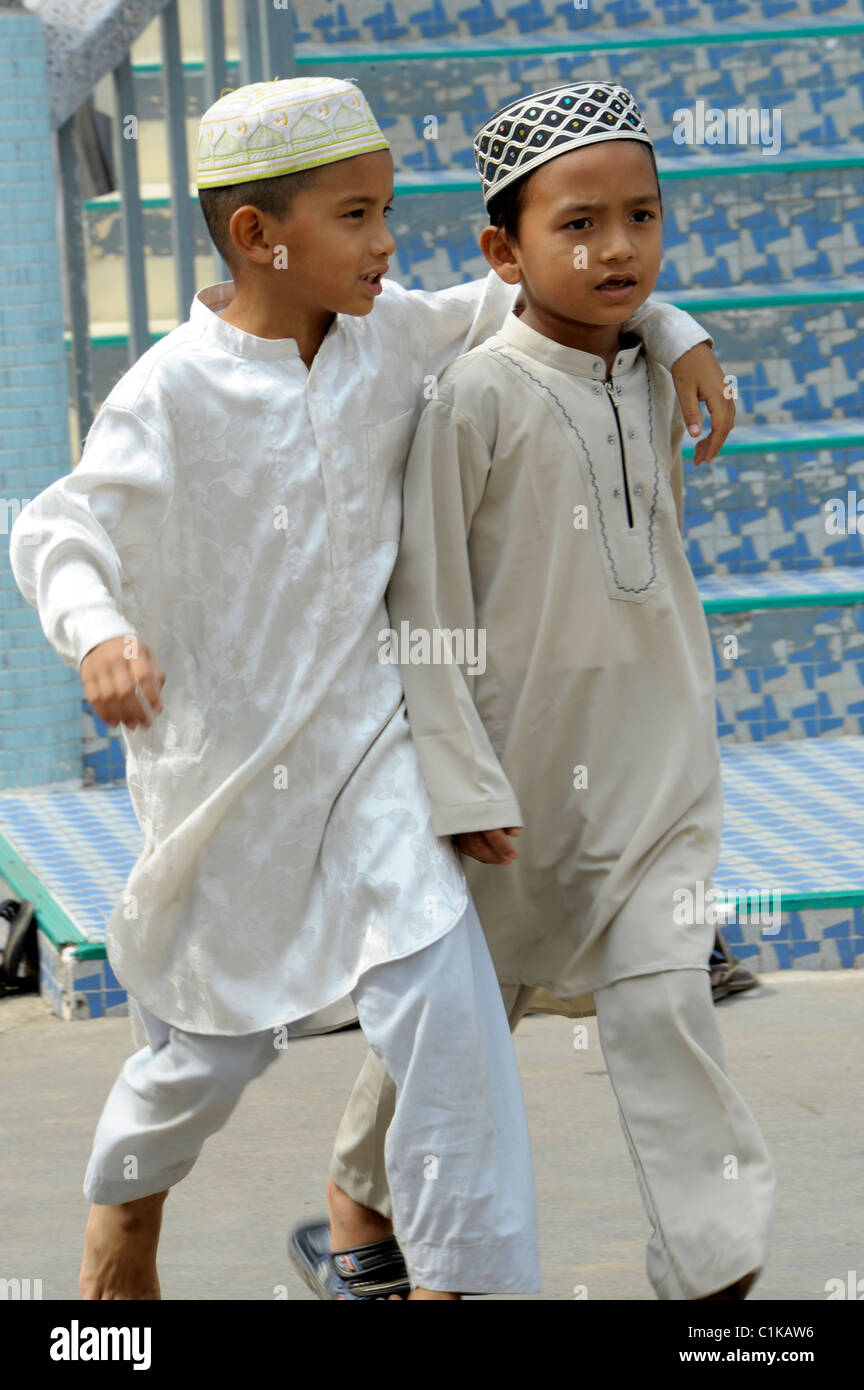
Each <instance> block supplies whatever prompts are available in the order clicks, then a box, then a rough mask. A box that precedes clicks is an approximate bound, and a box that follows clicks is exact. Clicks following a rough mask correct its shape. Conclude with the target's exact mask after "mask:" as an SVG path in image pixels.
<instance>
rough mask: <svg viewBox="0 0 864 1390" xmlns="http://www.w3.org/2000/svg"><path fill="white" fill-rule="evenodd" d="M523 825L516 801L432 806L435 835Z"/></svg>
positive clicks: (458, 833)
mask: <svg viewBox="0 0 864 1390" xmlns="http://www.w3.org/2000/svg"><path fill="white" fill-rule="evenodd" d="M522 824H524V822H523V820H522V812H521V811H520V809H519V803H518V802H517V801H472V802H468V803H467V804H465V805H462V806H433V808H432V829H433V830H434V831H435V834H436V835H461V834H463V833H465V832H467V831H469V830H503V829H505V827H509V826H513V825H522Z"/></svg>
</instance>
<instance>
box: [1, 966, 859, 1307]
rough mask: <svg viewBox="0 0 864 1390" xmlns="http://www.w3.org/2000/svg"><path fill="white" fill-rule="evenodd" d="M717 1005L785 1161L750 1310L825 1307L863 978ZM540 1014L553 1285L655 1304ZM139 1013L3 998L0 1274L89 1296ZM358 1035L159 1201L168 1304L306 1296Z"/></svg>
mask: <svg viewBox="0 0 864 1390" xmlns="http://www.w3.org/2000/svg"><path fill="white" fill-rule="evenodd" d="M762 978H763V985H762V988H761V989H759V990H754V991H752V992H751V993H749V994H746V995H742V996H739V997H738V998H735V999H727V1000H724V1001H722V1002H721V1003H720V1004H719V1005H718V1006H717V1008H718V1015H719V1018H720V1024H721V1031H722V1033H723V1036H724V1040H725V1044H726V1051H727V1059H728V1063H729V1070H730V1074H731V1075H732V1076H733V1078H734V1079H735V1082H736V1084H737V1086H738V1087H739V1089H740V1090H741V1092H742V1094H743V1096H744V1098H745V1100H746V1101H747V1103H748V1104H749V1106H750V1108H751V1109H752V1110H753V1112H754V1114H755V1115H756V1117H757V1119H758V1121H759V1123H760V1125H761V1127H762V1130H763V1133H764V1134H765V1137H766V1139H767V1142H768V1145H769V1148H770V1149H771V1152H772V1154H773V1156H774V1161H775V1164H776V1166H777V1171H778V1180H779V1210H778V1220H777V1232H776V1236H775V1244H774V1250H773V1254H772V1257H771V1260H770V1263H769V1265H768V1268H767V1269H766V1271H765V1273H764V1275H763V1277H762V1279H761V1281H760V1283H759V1284H758V1285H757V1287H756V1289H755V1290H754V1293H753V1295H752V1297H753V1298H755V1299H763V1300H764V1299H780V1300H823V1301H824V1300H825V1297H826V1293H825V1284H826V1281H827V1280H829V1279H831V1278H840V1279H843V1280H844V1281H845V1280H846V1279H847V1275H848V1271H850V1270H855V1271H857V1272H858V1277H860V1278H864V1185H862V1181H861V1179H862V1164H864V1120H862V1098H864V1086H862V1038H864V971H862V970H858V971H851V970H850V971H837V972H829V971H824V972H823V971H813V972H810V971H804V970H801V971H795V972H792V971H789V972H783V973H780V974H773V975H765V976H763V977H762ZM583 1022H584V1023H585V1025H586V1027H587V1028H588V1047H587V1049H586V1050H585V1051H576V1050H574V1048H573V1045H572V1040H573V1027H574V1024H573V1022H572V1021H571V1020H568V1019H565V1018H560V1017H552V1016H549V1015H535V1016H531V1017H529V1018H527V1019H525V1020H524V1022H523V1023H522V1024H521V1025H520V1028H519V1030H518V1033H517V1035H516V1041H517V1052H518V1057H519V1063H520V1067H521V1073H522V1079H523V1087H524V1091H525V1098H526V1104H527V1108H528V1114H529V1120H530V1124H531V1133H532V1139H533V1144H534V1161H535V1171H536V1177H537V1191H538V1202H539V1210H540V1249H541V1259H542V1264H543V1277H544V1282H543V1291H542V1293H541V1294H538V1295H535V1296H529V1297H536V1298H539V1299H543V1300H562V1299H571V1298H572V1297H573V1293H572V1290H573V1287H574V1285H577V1284H585V1285H587V1289H588V1297H589V1299H592V1300H598V1299H599V1300H604V1299H625V1300H651V1299H653V1297H654V1295H653V1292H652V1290H651V1287H650V1285H649V1284H648V1281H647V1279H646V1277H645V1272H644V1258H645V1257H644V1246H645V1240H646V1238H647V1235H648V1224H647V1221H646V1218H645V1215H644V1212H643V1209H642V1204H641V1201H640V1198H639V1194H638V1190H637V1187H636V1179H635V1174H634V1172H633V1169H632V1167H631V1163H630V1159H629V1156H628V1154H627V1151H626V1148H625V1144H624V1138H623V1135H622V1134H621V1131H620V1127H619V1122H618V1115H617V1107H616V1105H615V1101H614V1098H613V1095H612V1091H611V1088H610V1086H609V1081H608V1077H607V1075H606V1072H605V1068H604V1064H603V1056H602V1053H601V1051H600V1048H599V1045H598V1042H597V1023H596V1019H593V1018H592V1019H587V1020H583ZM132 1050H133V1049H132V1043H131V1035H130V1030H129V1024H128V1020H125V1019H117V1020H97V1021H93V1022H90V1023H66V1024H64V1023H61V1022H59V1020H57V1019H55V1018H53V1017H52V1016H51V1015H49V1014H48V1013H47V1012H46V1011H45V1009H44V1006H43V1005H42V1003H41V1001H40V1000H38V999H34V998H33V997H32V996H31V997H24V998H22V999H13V998H9V997H7V998H5V999H2V1000H0V1135H2V1139H0V1201H2V1218H0V1252H2V1254H0V1276H3V1277H6V1278H14V1277H17V1278H28V1277H29V1278H31V1279H36V1278H41V1279H42V1287H43V1297H44V1298H45V1299H68V1298H77V1297H78V1287H77V1275H78V1267H79V1263H80V1255H81V1241H82V1233H83V1229H84V1221H85V1218H86V1214H87V1204H86V1201H85V1199H84V1197H83V1195H82V1192H81V1183H82V1180H83V1175H84V1169H85V1166H86V1162H87V1157H88V1154H89V1149H90V1141H91V1137H92V1132H93V1129H94V1126H95V1124H96V1120H97V1118H98V1115H99V1112H100V1109H101V1106H102V1102H103V1100H104V1098H105V1096H106V1095H107V1093H108V1090H109V1089H110V1087H111V1084H112V1082H113V1080H114V1077H115V1075H116V1073H117V1071H118V1069H119V1067H120V1066H121V1064H122V1062H123V1059H124V1057H125V1056H127V1055H128V1053H129V1052H130V1051H132ZM364 1051H365V1043H364V1040H363V1037H362V1034H361V1033H360V1032H359V1031H351V1032H343V1033H334V1034H329V1035H326V1036H324V1037H318V1038H306V1039H301V1040H299V1041H296V1042H293V1043H292V1044H291V1045H290V1046H289V1047H288V1048H287V1049H286V1052H285V1055H284V1056H283V1057H282V1058H280V1059H279V1061H278V1062H277V1063H276V1064H275V1065H274V1066H273V1067H271V1068H270V1069H269V1070H268V1071H267V1072H266V1073H265V1074H264V1076H263V1077H262V1078H260V1079H259V1080H258V1081H257V1082H255V1083H254V1084H253V1085H252V1086H250V1087H249V1088H248V1089H247V1091H246V1092H245V1094H244V1096H243V1098H242V1100H241V1102H240V1105H239V1106H238V1108H237V1110H236V1111H235V1113H234V1115H233V1116H232V1119H231V1121H230V1123H229V1124H228V1126H227V1127H226V1128H225V1129H224V1130H223V1131H222V1132H221V1133H220V1134H219V1135H217V1136H215V1137H214V1138H213V1139H211V1140H210V1141H209V1144H208V1146H207V1147H206V1148H205V1151H204V1153H203V1155H202V1157H201V1159H200V1160H199V1162H198V1164H197V1165H196V1167H195V1168H194V1169H193V1171H192V1173H191V1174H190V1175H189V1177H188V1178H187V1179H186V1180H185V1181H184V1182H182V1183H181V1184H179V1185H178V1187H177V1188H175V1189H174V1191H173V1192H172V1193H171V1196H170V1197H169V1199H168V1202H167V1204H166V1207H165V1224H164V1233H163V1241H162V1251H161V1261H160V1277H161V1281H162V1289H163V1294H164V1296H165V1297H166V1298H169V1299H205V1300H206V1299H272V1298H274V1296H276V1294H277V1291H278V1290H279V1289H280V1286H282V1287H283V1288H284V1289H286V1290H287V1296H288V1297H289V1298H290V1299H297V1300H300V1299H309V1298H312V1295H311V1293H310V1292H309V1291H308V1290H307V1289H306V1288H305V1286H304V1285H303V1284H302V1282H301V1281H300V1279H299V1278H298V1277H297V1276H296V1275H295V1273H294V1271H293V1268H292V1267H291V1265H290V1263H289V1261H288V1258H287V1255H286V1235H287V1232H288V1230H289V1229H290V1227H291V1225H292V1224H293V1223H294V1222H295V1221H297V1220H299V1219H302V1218H303V1217H309V1216H314V1215H316V1214H318V1213H321V1212H323V1211H324V1210H325V1201H324V1185H325V1180H326V1173H327V1163H328V1158H329V1154H330V1148H331V1144H332V1140H333V1136H334V1133H335V1130H336V1126H337V1124H338V1121H339V1118H340V1115H341V1113H342V1108H343V1106H344V1104H345V1101H346V1099H347V1096H348V1093H349V1091H350V1089H351V1085H352V1082H353V1079H354V1076H355V1074H356V1072H357V1070H358V1068H359V1066H360V1063H361V1061H362V1058H363V1055H364Z"/></svg>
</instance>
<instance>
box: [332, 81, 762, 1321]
mask: <svg viewBox="0 0 864 1390" xmlns="http://www.w3.org/2000/svg"><path fill="white" fill-rule="evenodd" d="M574 111H575V112H577V113H578V118H579V119H578V121H577V122H575V123H568V117H569V114H570V113H571V112H574ZM613 142H614V143H613ZM475 149H476V150H477V154H478V166H479V168H480V171H481V175H482V176H483V180H484V191H485V194H486V198H487V203H489V204H490V218H491V219H492V222H493V224H494V225H493V226H491V227H490V228H488V229H487V230H486V231H485V232H484V234H483V240H482V245H483V249H484V251H485V253H486V255H487V258H488V259H489V261H490V263H491V264H492V265H493V267H494V268H495V269H496V271H497V272H498V274H500V275H501V276H502V278H504V279H505V280H506V281H507V283H510V284H516V283H519V282H521V285H522V290H523V294H524V301H523V302H521V303H520V304H518V305H517V306H516V310H515V312H512V313H510V314H508V316H507V319H506V321H505V323H504V324H503V326H502V328H501V329H500V331H499V332H498V333H497V334H495V335H494V336H493V337H491V338H489V339H487V341H486V342H484V343H483V344H482V345H481V346H478V347H477V348H475V349H474V350H473V351H471V352H469V353H468V354H467V355H465V356H463V357H461V358H460V359H459V360H458V361H457V362H455V363H454V364H453V366H452V367H451V368H450V369H449V370H448V371H447V372H446V373H445V376H444V378H443V380H442V381H441V383H440V385H439V389H438V394H437V399H435V400H433V401H431V402H430V404H429V405H428V406H427V408H426V410H425V412H424V415H423V417H422V419H421V422H420V425H419V428H418V431H417V435H416V437H415V440H414V444H413V447H412V451H411V455H410V458H409V461H408V466H407V472H406V479H405V499H404V526H403V535H402V543H401V547H400V553H399V559H398V561H397V564H396V568H395V571H394V576H393V579H392V581H391V585H390V588H389V591H388V607H389V610H390V620H391V622H390V625H389V631H388V632H386V633H382V647H383V649H384V650H385V651H386V652H387V653H388V655H391V656H392V659H394V660H398V661H400V663H401V670H402V676H403V682H404V685H405V692H406V699H407V706H408V715H409V720H410V724H411V730H412V735H413V738H414V743H415V746H416V748H417V751H418V754H419V757H420V762H421V765H422V768H423V773H424V776H425V779H426V783H427V786H428V788H429V792H430V797H431V801H432V808H433V825H434V828H435V830H436V831H438V833H439V834H442V835H445V834H450V835H453V836H454V838H455V839H456V842H457V843H458V844H459V846H460V848H461V849H462V850H463V852H464V853H465V854H466V855H469V856H473V857H471V858H468V859H467V860H466V864H465V867H466V870H467V877H468V882H469V885H470V888H471V892H472V896H473V898H474V901H475V903H476V905H477V909H478V912H479V914H480V919H481V921H482V923H483V927H484V930H485V933H486V936H487V940H488V942H489V946H490V949H491V952H492V956H493V960H494V962H495V967H496V972H497V975H498V979H499V981H500V983H501V985H502V990H503V993H504V997H505V1002H506V1004H507V1007H508V1013H509V1016H510V1019H511V1025H512V1026H515V1024H516V1023H517V1022H518V1020H519V1018H520V1017H521V1016H522V1014H523V1013H524V1010H525V1008H526V1007H527V1004H528V1002H529V1000H530V995H531V991H532V989H533V987H535V986H538V985H542V986H546V987H547V988H549V989H551V990H552V991H554V992H555V994H557V995H558V996H559V997H561V998H569V997H572V996H573V995H578V994H583V993H585V992H586V991H593V992H594V994H595V998H596V1006H597V1015H598V1027H599V1033H600V1040H601V1044H602V1047H603V1050H604V1055H605V1058H606V1062H607V1066H608V1069H609V1075H610V1079H611V1081H612V1084H613V1087H614V1088H615V1092H616V1097H617V1099H618V1101H619V1106H620V1110H621V1117H622V1122H623V1126H624V1130H625V1134H626V1137H627V1141H628V1145H629V1147H630V1150H631V1154H632V1156H633V1159H634V1163H635V1164H636V1168H637V1173H638V1176H639V1182H640V1189H641V1191H642V1194H643V1197H644V1199H645V1205H646V1210H647V1211H648V1214H649V1217H650V1219H651V1221H652V1226H653V1228H654V1229H653V1232H652V1237H651V1241H650V1243H649V1248H648V1273H649V1277H650V1279H651V1281H652V1284H653V1285H654V1288H655V1290H656V1292H657V1294H658V1296H659V1297H661V1298H705V1297H743V1296H744V1295H745V1294H746V1291H747V1288H749V1287H750V1285H751V1284H752V1282H753V1280H754V1278H755V1277H756V1274H757V1273H758V1271H759V1270H760V1269H761V1268H762V1265H763V1263H764V1260H765V1256H766V1253H767V1249H768V1242H769V1236H770V1231H771V1226H772V1221H773V1210H774V1178H773V1169H772V1164H771V1160H770V1157H769V1155H768V1153H767V1151H766V1148H765V1145H764V1141H763V1140H762V1136H761V1134H760V1133H759V1130H758V1128H757V1126H756V1124H755V1121H754V1120H753V1117H752V1116H751V1115H750V1113H749V1111H748V1110H747V1108H746V1106H745V1105H744V1103H743V1102H742V1101H741V1098H740V1096H738V1095H737V1093H736V1092H735V1090H734V1088H733V1087H732V1085H731V1083H730V1082H729V1079H728V1077H727V1076H726V1074H725V1064H724V1059H723V1049H722V1042H721V1039H720V1036H719V1032H718V1029H717V1024H716V1020H715V1017H714V1009H713V1003H712V998H711V992H710V983H709V976H708V958H709V955H710V951H711V944H712V940H713V936H714V925H713V921H708V922H706V921H704V920H693V919H694V917H697V918H698V914H694V913H688V911H687V904H688V903H689V904H690V905H691V906H692V904H694V903H695V902H697V901H699V900H700V897H699V888H700V885H702V886H704V887H705V888H707V887H708V885H709V882H710V879H711V876H712V873H713V872H714V870H715V867H716V863H717V857H718V852H719V847H720V831H721V820H722V807H723V799H722V785H721V772H720V758H719V750H718V745H717V738H716V732H715V714H714V669H713V659H712V652H711V645H710V639H709V634H708V630H707V625H706V622H705V617H704V611H703V608H702V604H701V601H700V597H699V593H698V590H697V587H696V584H695V581H694V579H693V575H692V571H691V570H690V566H689V564H688V561H687V558H686V554H685V549H684V545H683V542H682V537H681V528H682V525H683V470H682V456H681V440H682V436H683V432H684V423H683V419H682V418H681V414H680V411H679V410H678V408H677V403H676V401H675V398H674V394H673V391H672V383H671V379H670V377H669V374H668V372H667V371H666V369H665V368H664V367H662V366H660V365H659V364H658V363H657V362H656V361H654V360H653V359H652V357H651V356H650V355H648V354H646V352H645V349H644V345H643V342H642V341H641V340H640V338H639V337H638V336H636V335H634V334H633V333H627V334H624V333H621V334H620V336H619V325H620V324H621V322H622V321H623V320H624V318H625V316H626V314H627V313H628V312H630V311H632V307H633V304H634V302H640V301H642V300H643V299H644V297H645V296H646V295H647V294H648V293H649V292H650V290H651V289H652V288H653V286H654V284H655V282H656V278H657V273H658V270H659V264H660V252H661V217H660V214H661V204H660V199H659V187H658V186H657V183H656V167H652V166H653V157H648V156H650V142H649V141H648V137H647V134H646V133H645V128H644V124H643V123H642V121H641V116H640V114H639V112H638V108H637V107H636V104H635V102H634V101H633V98H632V96H631V95H630V93H629V92H627V91H626V90H625V89H623V88H620V87H617V86H611V85H608V84H604V83H598V84H596V85H595V84H584V85H583V84H576V85H573V86H567V87H563V88H556V89H553V90H551V91H549V92H543V93H537V94H534V95H533V96H530V97H525V98H522V99H520V101H519V102H514V103H513V104H511V106H510V107H507V108H504V109H503V110H502V111H500V112H498V113H497V114H496V116H495V117H493V118H491V120H490V122H489V124H488V125H487V126H486V127H484V128H483V130H481V132H480V133H479V135H478V139H477V142H476V143H475ZM538 151H539V153H538ZM496 199H497V201H496ZM503 200H506V201H503ZM577 248H578V249H577ZM580 251H581V255H580ZM610 277H611V278H613V279H617V280H620V281H622V282H623V281H624V280H626V279H628V278H629V282H630V284H629V288H626V287H625V286H623V284H622V287H621V288H620V289H616V288H609V289H600V288H598V287H599V286H600V284H601V283H602V282H603V281H604V280H608V279H610ZM441 633H450V634H451V637H450V638H449V643H450V645H451V647H452V650H453V653H454V654H453V656H448V655H446V654H444V655H443V656H439V657H438V658H437V659H436V656H435V653H434V639H435V635H436V634H441ZM439 650H441V647H440V645H439ZM443 651H444V653H446V647H444V648H443ZM436 663H437V664H436ZM516 827H524V829H523V830H522V833H521V838H519V839H518V841H517V842H516V845H517V848H518V858H515V857H514V855H515V851H514V849H513V843H512V836H513V835H514V831H515V828H516ZM502 866H506V867H502ZM389 1091H390V1084H389V1081H388V1079H387V1078H386V1076H385V1075H384V1073H383V1070H382V1068H381V1067H380V1064H378V1063H377V1061H376V1059H373V1058H370V1059H369V1060H368V1062H367V1065H366V1067H365V1068H364V1073H363V1074H362V1075H361V1078H360V1080H359V1082H358V1087H357V1091H356V1095H355V1097H354V1098H353V1099H352V1104H351V1105H350V1106H349V1110H348V1112H347V1113H346V1117H345V1120H344V1121H343V1126H342V1129H341V1131H340V1136H339V1139H338V1140H337V1146H336V1153H335V1155H334V1161H333V1166H332V1168H331V1178H332V1179H333V1181H335V1182H336V1183H337V1184H338V1185H339V1187H340V1188H341V1189H342V1190H343V1191H345V1192H347V1193H348V1194H349V1195H350V1196H352V1197H353V1199H354V1200H355V1201H356V1202H358V1203H362V1204H364V1205H368V1206H371V1207H373V1208H375V1209H376V1210H378V1211H379V1212H380V1213H382V1214H383V1215H386V1212H387V1205H386V1200H382V1199H383V1198H384V1197H385V1194H384V1193H383V1192H382V1189H381V1186H380V1174H381V1165H380V1162H379V1161H378V1159H377V1155H376V1136H377V1135H380V1134H381V1133H383V1132H384V1131H386V1114H387V1111H388V1107H389V1105H390V1096H389ZM733 1163H734V1173H733V1172H732V1168H731V1166H730V1165H731V1164H733ZM731 1176H734V1178H735V1180H734V1181H731V1180H730V1177H731ZM721 1291H722V1292H721Z"/></svg>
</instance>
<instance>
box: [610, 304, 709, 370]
mask: <svg viewBox="0 0 864 1390" xmlns="http://www.w3.org/2000/svg"><path fill="white" fill-rule="evenodd" d="M621 327H622V329H628V328H632V329H633V331H634V332H635V333H638V334H639V336H640V337H641V338H642V339H643V341H644V343H645V346H646V348H647V350H648V352H650V353H651V355H652V357H654V358H656V360H657V361H658V362H660V363H662V365H663V366H664V367H666V368H667V369H668V370H669V371H671V370H672V367H673V364H674V363H675V362H677V361H678V358H679V357H683V355H684V353H685V352H689V351H690V349H691V348H692V347H695V346H696V344H697V343H707V344H708V346H709V347H710V348H713V346H714V339H713V338H712V337H711V335H710V333H708V332H707V331H706V330H705V329H704V328H703V327H702V325H701V324H700V323H697V322H696V320H695V319H694V318H693V316H692V315H691V314H688V313H687V311H686V310H685V309H679V307H678V305H677V304H668V303H666V302H665V301H664V300H661V299H656V298H654V297H653V296H652V297H651V298H649V299H647V300H646V301H645V303H644V304H642V305H640V307H639V308H638V309H637V310H636V313H635V314H634V315H633V317H632V318H631V319H627V320H626V321H625V322H624V323H623V324H622V325H621Z"/></svg>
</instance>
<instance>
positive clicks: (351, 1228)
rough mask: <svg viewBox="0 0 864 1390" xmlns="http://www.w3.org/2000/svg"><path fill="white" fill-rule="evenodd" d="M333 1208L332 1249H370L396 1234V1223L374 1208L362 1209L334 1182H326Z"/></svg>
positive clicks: (331, 1210) (330, 1180) (329, 1204)
mask: <svg viewBox="0 0 864 1390" xmlns="http://www.w3.org/2000/svg"><path fill="white" fill-rule="evenodd" d="M327 1205H328V1207H329V1208H330V1249H331V1250H352V1249H353V1248H354V1246H355V1245H371V1244H372V1242H373V1241H374V1240H386V1239H387V1237H388V1236H392V1234H393V1223H392V1221H388V1220H387V1218H386V1216H382V1215H381V1213H380V1212H377V1211H373V1209H372V1208H371V1207H361V1205H360V1203H359V1202H355V1201H354V1198H353V1197H349V1196H348V1193H347V1192H343V1191H342V1188H341V1187H337V1186H336V1184H335V1182H334V1181H333V1179H332V1178H328V1180H327Z"/></svg>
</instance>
